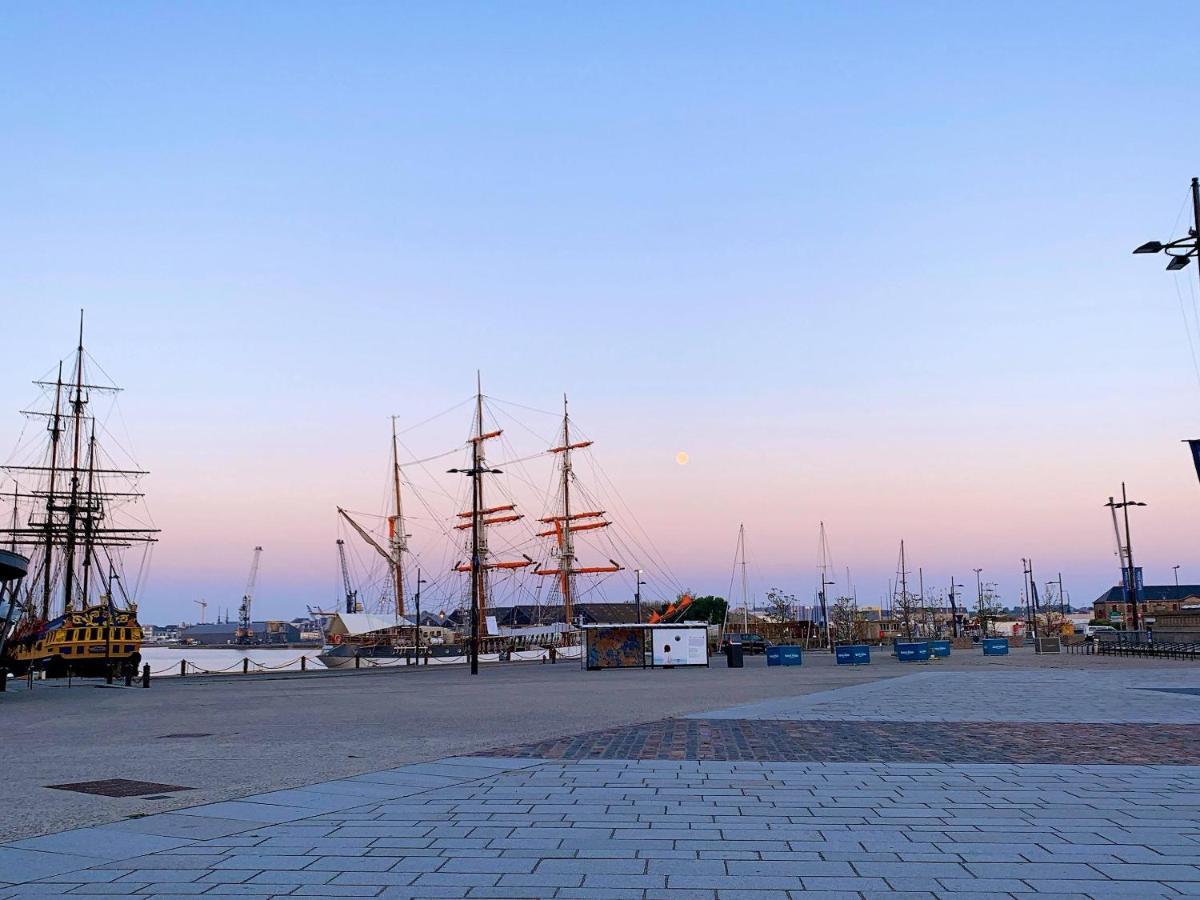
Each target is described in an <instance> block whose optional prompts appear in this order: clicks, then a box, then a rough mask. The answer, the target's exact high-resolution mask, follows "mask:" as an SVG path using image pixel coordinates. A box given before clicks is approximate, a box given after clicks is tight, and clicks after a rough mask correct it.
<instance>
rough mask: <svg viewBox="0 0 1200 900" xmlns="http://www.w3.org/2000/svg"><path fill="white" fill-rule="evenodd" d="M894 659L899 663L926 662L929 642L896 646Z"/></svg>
mask: <svg viewBox="0 0 1200 900" xmlns="http://www.w3.org/2000/svg"><path fill="white" fill-rule="evenodd" d="M896 657H897V658H898V659H899V660H900V662H928V661H929V642H928V641H914V642H912V643H906V644H899V643H898V644H896Z"/></svg>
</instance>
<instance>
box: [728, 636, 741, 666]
mask: <svg viewBox="0 0 1200 900" xmlns="http://www.w3.org/2000/svg"><path fill="white" fill-rule="evenodd" d="M725 665H726V667H727V668H730V669H741V668H743V667H744V665H745V664H744V662H743V660H742V645H741V642H740V641H739V642H738V643H729V644H726V645H725Z"/></svg>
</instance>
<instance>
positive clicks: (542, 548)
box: [319, 384, 622, 668]
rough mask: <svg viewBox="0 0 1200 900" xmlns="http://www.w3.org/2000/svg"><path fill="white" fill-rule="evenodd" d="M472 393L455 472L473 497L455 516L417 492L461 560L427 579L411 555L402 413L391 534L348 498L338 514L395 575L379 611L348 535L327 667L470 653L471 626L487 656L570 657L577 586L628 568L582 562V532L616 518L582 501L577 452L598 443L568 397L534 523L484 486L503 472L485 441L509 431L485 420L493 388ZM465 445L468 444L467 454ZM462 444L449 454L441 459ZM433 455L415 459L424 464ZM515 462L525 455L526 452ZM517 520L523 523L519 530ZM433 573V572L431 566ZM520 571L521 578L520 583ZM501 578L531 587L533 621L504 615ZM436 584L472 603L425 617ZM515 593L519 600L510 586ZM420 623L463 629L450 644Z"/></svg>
mask: <svg viewBox="0 0 1200 900" xmlns="http://www.w3.org/2000/svg"><path fill="white" fill-rule="evenodd" d="M471 403H472V406H473V407H474V410H473V412H474V415H473V417H472V422H471V430H470V434H469V436H468V437H467V439H466V441H465V452H466V457H467V458H466V464H465V465H464V466H462V467H459V468H454V469H451V470H449V472H448V473H447V474H454V475H458V476H463V475H467V476H470V482H469V484H468V487H469V491H470V498H469V500H467V501H466V502H465V503H463V502H461V495H460V500H459V505H458V506H457V509H456V510H454V511H452V512H450V513H449V520H448V521H447V520H446V519H443V518H441V516H439V515H437V514H436V513H434V512H433V510H432V509H431V508H430V506H429V503H428V502H427V500H425V499H424V498H421V497H418V499H419V500H421V506H422V507H423V508H424V509H425V510H426V511H427V512H429V513H430V514H431V516H432V517H433V518H434V519H439V520H440V521H439V522H438V524H436V525H435V526H434V527H435V528H436V529H437V530H438V531H440V533H441V534H442V536H444V538H446V539H447V541H446V543H447V544H448V545H449V546H450V547H453V548H455V549H454V550H453V551H452V552H454V553H455V554H456V556H457V560H456V561H455V562H454V563H452V564H451V565H449V566H447V567H446V568H445V569H441V568H440V567H439V568H438V569H436V570H434V572H433V574H432V575H431V579H432V580H431V581H427V580H426V579H425V578H423V577H422V572H421V569H420V566H419V559H417V560H414V559H412V557H413V556H414V555H415V554H413V552H412V550H411V549H410V547H409V542H408V539H409V537H410V535H409V534H408V532H407V529H406V524H405V517H404V513H403V507H402V494H401V480H402V476H401V471H402V468H403V465H404V464H402V463H401V462H400V458H399V447H398V446H397V439H396V432H395V424H394V421H393V430H392V447H391V451H392V452H391V465H390V469H391V471H390V472H389V478H388V482H389V489H388V493H389V495H390V496H389V503H388V507H389V508H388V510H387V512H386V513H385V515H384V516H383V517H382V518H383V522H384V524H385V526H386V537H383V536H381V535H379V534H377V533H376V531H375V530H373V529H372V528H371V527H369V525H368V524H367V523H366V522H365V521H364V520H362V518H361V514H358V513H352V512H350V511H348V510H346V509H343V508H341V507H339V508H338V510H337V512H338V516H339V518H340V519H341V520H342V521H343V522H344V523H345V524H346V526H348V527H349V529H350V530H351V531H352V532H353V533H354V534H355V535H356V536H357V537H358V538H359V539H361V540H362V541H363V543H364V544H365V548H364V549H366V550H367V552H368V554H369V555H370V556H371V557H372V558H376V559H377V560H378V559H379V558H382V560H383V563H384V566H385V571H386V576H385V577H384V579H383V580H382V581H381V582H380V583H379V584H378V588H379V593H380V602H379V603H378V604H377V605H376V611H375V612H374V614H372V613H369V612H367V611H366V610H365V609H364V608H363V603H362V602H361V601H360V600H359V599H358V597H359V593H360V592H359V591H358V590H356V589H355V588H354V587H353V585H352V583H351V579H350V575H349V573H348V571H347V567H346V559H345V548H344V542H343V541H340V540H339V541H338V550H339V557H340V563H341V568H342V579H343V583H344V588H345V606H344V611H341V612H339V613H338V614H337V615H336V616H334V617H333V618H332V619H331V621H330V623H329V626H328V627H327V629H326V644H325V648H324V651H323V652H322V653H321V655H320V657H319V658H320V660H321V662H323V663H324V664H325V665H326V666H328V667H330V668H337V667H342V666H348V665H359V664H360V663H361V662H362V661H364V660H366V661H369V663H374V664H388V663H393V662H397V661H405V659H406V657H407V658H408V659H411V660H412V661H416V657H417V656H420V657H429V658H442V659H446V658H458V659H461V658H463V657H465V656H466V655H467V653H468V649H469V648H468V644H467V643H466V635H467V633H468V632H470V631H472V630H474V631H475V633H476V634H477V635H478V644H477V648H478V652H479V653H480V654H482V655H484V656H488V657H491V656H493V655H496V656H501V655H505V654H513V653H516V654H519V655H520V658H538V657H543V656H545V655H546V654H548V653H550V652H551V648H553V651H554V652H555V653H558V654H561V655H566V656H569V655H574V654H575V653H577V652H578V641H577V638H578V633H577V631H576V630H575V628H576V622H575V615H574V605H575V601H576V598H577V596H578V593H579V590H578V588H577V584H576V582H577V578H578V576H581V575H589V576H594V575H609V574H612V573H616V572H620V571H621V570H622V566H621V565H620V564H619V563H617V562H615V561H614V560H611V559H608V560H605V561H604V562H603V563H599V564H597V563H595V562H592V564H581V562H580V560H579V558H578V555H577V554H578V551H577V542H578V537H579V535H581V534H595V533H597V532H599V531H600V530H602V529H607V528H608V527H609V525H610V522H609V520H608V517H607V514H606V513H605V511H604V510H603V509H601V508H600V507H599V506H598V505H595V504H594V502H592V501H589V499H588V497H587V495H586V494H583V495H582V499H580V494H581V485H580V484H579V482H578V481H577V479H576V476H575V473H574V468H573V458H574V454H575V453H576V452H578V451H580V450H583V449H584V448H587V447H589V446H590V445H591V443H592V442H591V441H590V440H579V439H577V438H576V436H575V435H573V433H572V420H571V418H570V416H569V415H568V413H567V403H566V398H565V397H564V398H563V408H562V414H561V420H560V421H561V424H560V426H559V431H558V434H557V439H556V440H555V443H554V445H553V446H551V447H549V448H546V449H543V450H541V451H540V452H537V453H535V454H534V456H535V457H541V458H549V459H550V460H552V461H553V474H552V478H551V482H550V485H551V486H550V491H549V492H548V496H544V500H545V502H547V503H548V507H549V508H548V509H547V510H546V512H545V514H544V515H542V516H541V517H539V518H538V519H537V520H536V523H532V522H529V520H527V519H526V517H525V515H524V513H522V512H521V511H520V508H519V505H518V503H517V501H516V499H515V498H514V497H513V496H511V495H508V494H507V493H506V492H505V491H503V490H502V489H499V488H491V489H490V490H489V489H488V488H486V487H485V482H484V479H483V477H482V476H483V475H498V474H502V473H501V471H500V470H499V469H496V468H493V465H492V464H491V463H489V461H488V456H489V455H488V452H487V449H488V446H489V444H491V443H494V442H496V441H497V439H499V438H500V437H501V435H502V434H503V429H502V428H501V427H500V426H499V425H498V424H495V425H493V424H492V423H491V422H490V421H488V420H487V419H486V418H485V407H484V395H483V392H482V389H481V388H480V387H479V385H478V384H477V386H476V393H475V396H474V397H473V398H472V400H471ZM462 449H463V448H462V445H460V449H459V450H458V451H457V452H462ZM454 452H456V451H449V452H448V453H442V454H439V456H438V457H436V458H438V459H440V458H442V457H445V456H447V455H451V454H453V453H454ZM532 458H534V457H530V459H532ZM424 462H426V461H425V460H416V461H415V464H417V465H421V464H423V463H424ZM514 462H515V463H516V464H517V465H520V464H521V463H523V462H525V460H524V459H518V460H515V461H514ZM459 480H460V481H461V479H459ZM410 488H411V484H410ZM485 491H487V494H486V495H485ZM492 491H494V492H495V493H492ZM438 492H439V493H441V494H442V496H445V497H447V498H449V497H450V496H451V494H450V492H449V491H447V490H445V488H444V487H441V486H440V485H439V487H438ZM464 507H465V508H464ZM531 525H532V527H529V526H531ZM523 526H524V530H523V531H522V527H523ZM513 529H515V530H516V531H522V533H520V534H516V535H515V536H513V532H512V530H513ZM493 532H496V533H495V534H493ZM501 532H504V534H503V535H501V534H500V533H501ZM497 545H499V547H497ZM425 574H427V575H430V569H429V568H428V567H427V568H426V569H425ZM446 576H450V577H449V578H447V577H446ZM455 576H456V577H455ZM523 576H531V578H524V577H523ZM514 579H517V580H519V581H520V586H518V585H517V584H516V583H514V581H513V580H514ZM498 580H502V581H504V582H505V583H506V586H507V588H508V589H509V590H510V592H512V591H517V592H519V591H524V592H525V593H526V595H527V596H528V597H529V598H530V599H532V600H533V603H532V604H531V605H532V606H533V607H534V608H535V609H536V610H537V611H536V612H535V613H534V614H533V615H532V616H530V617H529V619H528V620H527V621H522V622H521V623H520V625H521V626H523V627H512V626H511V625H510V626H507V627H505V626H500V625H498V624H497V619H498V618H499V617H500V616H499V615H498V614H499V613H502V612H503V611H504V609H506V608H510V607H504V606H503V604H496V602H495V601H496V599H497V598H496V596H495V595H496V593H497V581H498ZM455 581H457V584H455V583H454V582H455ZM536 582H543V583H544V584H545V585H546V586H547V588H548V589H547V590H546V591H544V592H543V591H542V590H541V588H540V587H538V586H536ZM426 584H428V585H429V587H430V588H434V589H435V590H437V592H438V594H440V596H441V599H442V600H443V601H445V600H446V599H447V598H448V597H450V596H452V595H453V594H455V593H458V594H460V596H461V597H462V600H463V601H466V602H465V603H460V604H459V608H458V610H457V611H453V610H452V611H451V613H450V615H449V616H446V614H445V613H444V612H443V613H442V616H441V618H442V619H444V621H440V620H439V619H435V618H434V617H432V616H430V615H429V614H428V612H426V614H425V615H424V616H422V613H421V607H420V596H421V588H422V585H426ZM531 585H533V586H531ZM456 588H457V590H456ZM543 594H544V595H545V596H544V597H543ZM468 597H469V601H468V600H467V598H468ZM508 599H509V600H510V603H511V602H512V598H511V596H510V597H509V598H508ZM513 605H515V603H514V604H513ZM498 606H499V607H500V608H497V607H498ZM511 618H512V617H511V616H510V619H511ZM418 622H420V625H421V626H425V629H426V630H433V631H444V630H446V629H441V628H439V627H438V626H439V625H445V626H452V627H453V628H454V630H455V631H456V632H457V634H456V638H457V639H455V640H448V641H445V642H439V640H440V639H436V638H435V639H433V640H429V639H422V638H421V628H419V626H418V624H417V623H418ZM472 623H473V625H474V627H473V629H472ZM514 624H516V623H514Z"/></svg>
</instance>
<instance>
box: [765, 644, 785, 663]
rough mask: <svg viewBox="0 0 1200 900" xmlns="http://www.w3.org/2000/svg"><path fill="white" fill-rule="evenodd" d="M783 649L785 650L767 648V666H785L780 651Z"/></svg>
mask: <svg viewBox="0 0 1200 900" xmlns="http://www.w3.org/2000/svg"><path fill="white" fill-rule="evenodd" d="M782 649H783V648H782V647H768V648H767V665H768V666H782V665H783V657H782V655H781V654H780V651H781V650H782Z"/></svg>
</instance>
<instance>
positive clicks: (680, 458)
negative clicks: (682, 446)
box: [675, 450, 688, 466]
mask: <svg viewBox="0 0 1200 900" xmlns="http://www.w3.org/2000/svg"><path fill="white" fill-rule="evenodd" d="M675 462H677V463H679V465H681V466H686V465H687V464H688V455H687V454H686V453H684V452H683V451H682V450H680V451H679V452H678V453H676V454H675Z"/></svg>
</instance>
